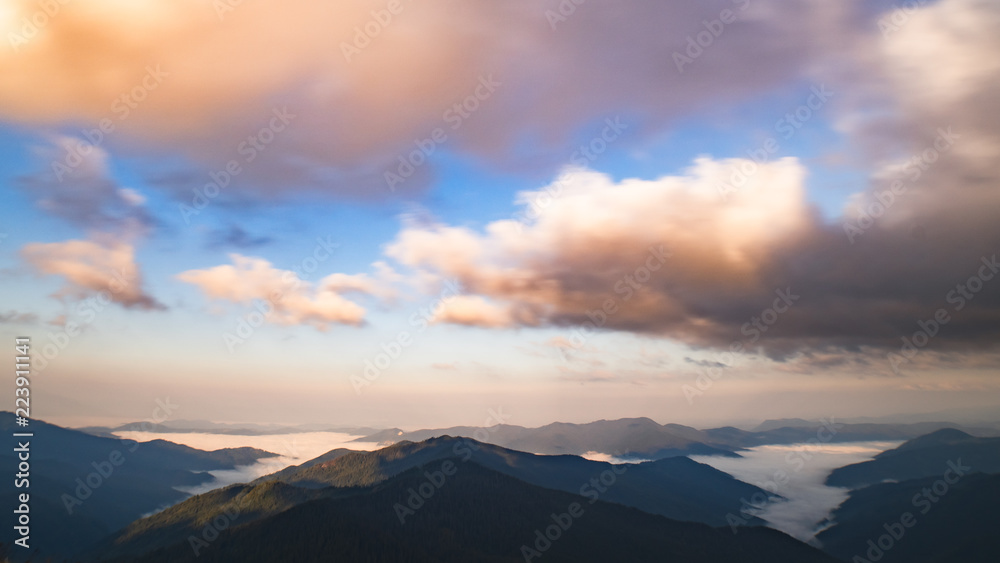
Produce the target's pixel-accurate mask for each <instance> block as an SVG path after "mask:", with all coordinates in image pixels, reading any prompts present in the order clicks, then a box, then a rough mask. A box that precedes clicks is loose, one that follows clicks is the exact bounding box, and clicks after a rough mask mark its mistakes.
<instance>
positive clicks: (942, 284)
mask: <svg viewBox="0 0 1000 563" xmlns="http://www.w3.org/2000/svg"><path fill="white" fill-rule="evenodd" d="M741 168H742V169H743V170H746V171H747V173H748V174H749V177H748V179H747V180H746V181H745V183H744V184H743V185H742V187H740V188H739V189H738V190H737V191H736V192H733V193H729V194H728V195H727V197H722V196H721V195H720V192H719V186H720V185H725V184H726V183H727V182H729V181H730V179H731V178H732V173H733V171H734V170H740V169H741ZM751 172H752V173H751ZM938 174H942V176H939V175H938ZM943 174H944V172H935V173H933V174H932V173H930V172H928V173H925V175H924V177H923V178H922V179H921V181H920V182H914V183H912V187H911V191H910V193H909V194H908V195H907V196H906V197H902V196H901V197H899V198H898V201H897V202H896V203H895V204H894V207H893V209H892V211H893V214H900V215H901V216H905V215H906V214H908V213H913V212H915V211H916V210H917V209H920V208H928V209H929V208H932V207H935V206H937V207H945V208H949V207H950V208H961V209H962V210H963V211H964V213H962V214H961V215H957V214H956V215H944V216H938V215H933V214H930V213H929V212H928V211H926V210H924V211H922V212H921V215H922V216H923V217H925V219H924V224H925V225H927V227H928V229H929V230H931V232H933V233H937V235H936V236H929V237H928V238H927V239H926V240H924V241H919V240H916V239H914V238H912V237H911V236H910V235H909V225H908V224H907V223H906V222H905V221H898V220H895V221H894V220H891V219H890V218H888V217H887V218H886V221H885V222H884V223H879V224H878V226H877V228H871V229H870V230H869V231H868V232H866V233H865V234H864V236H863V237H862V240H859V241H858V243H857V244H851V243H850V241H849V239H848V237H847V236H846V235H845V232H844V229H843V223H844V222H847V221H851V220H853V218H852V217H850V216H846V217H843V218H839V219H838V220H837V222H827V221H824V220H823V218H822V217H821V216H820V215H819V213H818V212H817V211H816V210H815V209H813V208H812V206H811V205H810V204H809V203H808V202H807V200H806V198H805V183H806V171H805V168H804V167H803V166H802V165H801V164H800V163H799V162H798V161H797V160H796V159H794V158H783V159H780V160H777V161H772V162H769V163H764V164H760V165H757V164H755V163H753V162H752V161H749V160H744V159H724V160H714V159H709V158H699V159H697V160H696V161H695V162H694V164H693V165H692V166H691V167H690V168H689V169H688V170H686V171H685V173H684V175H681V176H665V177H662V178H658V179H655V180H639V179H625V180H622V181H620V182H615V181H613V180H612V179H611V178H609V177H607V176H605V175H602V174H599V173H596V172H590V171H585V170H571V171H568V172H567V173H566V174H564V175H563V177H561V178H559V179H558V180H557V181H556V182H554V183H553V184H552V185H550V186H548V187H546V188H545V189H543V190H539V191H537V192H529V193H524V194H521V195H520V197H519V200H520V201H521V202H522V204H523V205H524V206H525V211H524V212H523V213H518V214H515V217H516V218H519V219H520V220H515V219H509V220H501V221H494V222H492V223H489V224H488V225H486V226H485V227H484V228H483V229H482V231H476V230H474V229H471V228H468V227H455V226H449V225H444V224H439V223H431V224H428V223H426V222H425V223H422V224H413V223H411V224H406V225H404V228H403V230H402V231H401V232H400V233H399V235H398V236H397V237H396V239H395V240H394V241H393V242H392V243H391V244H390V245H389V246H388V247H387V250H386V253H387V255H388V256H390V257H392V258H394V259H395V260H397V261H399V262H400V263H401V264H403V265H405V266H408V267H409V268H411V269H413V270H414V271H416V272H418V273H420V275H437V276H442V277H452V278H456V279H458V280H459V282H460V283H461V284H462V285H463V287H465V288H466V295H465V296H463V301H462V302H459V303H458V305H459V307H457V308H456V309H455V310H453V311H451V312H449V313H448V314H446V315H442V316H441V318H440V320H441V321H442V322H452V323H457V324H474V325H479V326H490V327H506V326H564V327H573V326H581V325H583V326H590V327H594V326H595V325H596V326H597V327H600V328H603V329H610V330H622V331H629V332H639V333H647V334H653V335H658V336H664V337H669V338H672V339H676V340H680V341H682V342H685V343H687V344H689V345H693V346H709V347H716V348H722V347H729V346H730V345H731V344H732V343H734V342H741V343H743V344H744V345H745V346H746V347H747V350H748V351H751V352H753V351H755V350H758V349H760V350H762V351H764V352H765V353H767V354H768V355H769V356H771V357H772V358H775V359H784V358H787V357H789V356H791V355H795V354H797V353H801V352H803V351H806V350H812V351H813V352H820V351H825V352H828V353H830V352H835V351H836V350H843V349H850V350H859V349H860V348H861V347H869V348H876V349H882V350H885V349H887V348H888V349H892V348H898V347H899V346H900V344H901V340H900V338H901V337H902V336H910V335H911V334H912V333H913V332H915V331H917V330H918V329H919V328H920V327H919V326H918V325H917V322H918V321H921V320H926V319H930V318H932V317H933V315H934V314H935V311H936V310H937V309H939V308H942V307H944V308H947V310H948V311H949V312H950V313H951V316H950V320H949V322H948V324H947V326H946V327H943V328H941V330H939V331H937V334H936V336H935V338H936V341H935V345H934V347H935V348H936V347H938V346H942V347H946V348H947V347H951V346H959V347H961V346H965V347H969V348H978V349H985V348H987V347H989V346H991V345H992V343H993V342H995V337H996V336H997V334H998V332H1000V329H998V327H1000V300H998V298H997V295H998V294H997V293H996V292H992V291H989V292H988V291H981V292H978V293H977V294H976V295H975V296H974V298H973V299H964V301H965V304H964V305H963V309H964V310H956V309H955V307H956V305H954V303H950V302H948V301H947V300H946V299H947V298H948V297H949V296H951V297H952V298H953V299H954V295H952V294H950V293H949V292H950V291H951V290H953V289H955V287H956V282H962V281H964V280H965V278H966V277H975V276H977V275H978V274H977V273H978V272H980V270H983V271H984V272H985V274H986V275H993V274H990V268H989V267H985V268H984V265H985V264H987V263H990V261H991V259H992V257H993V256H994V255H997V254H1000V225H998V224H997V223H996V221H995V220H993V221H991V220H988V219H987V218H986V217H987V215H989V214H990V213H989V212H986V211H984V210H983V209H979V208H978V207H979V206H984V205H987V202H989V204H990V206H989V207H988V209H996V205H997V203H1000V202H998V200H1000V196H998V195H997V193H996V192H995V190H994V191H993V192H992V196H987V194H985V193H980V194H979V195H980V196H982V197H983V198H985V199H984V200H979V201H976V200H974V202H970V203H958V204H957V203H955V202H954V201H952V200H954V199H955V198H954V197H953V196H952V195H951V192H950V191H949V189H950V188H951V187H952V186H950V185H945V184H939V183H938V182H940V181H941V178H943V177H946V176H943ZM876 185H877V186H879V187H881V184H878V183H876ZM886 185H888V184H886ZM994 185H996V184H994ZM963 187H964V189H967V190H969V192H970V193H975V192H978V191H979V190H978V189H976V188H975V187H973V186H968V185H966V186H963ZM543 195H546V197H548V199H546V200H543V199H541V197H542V196H543ZM540 201H546V202H547V203H546V204H545V205H544V206H539V205H537V202H540ZM532 202H536V204H535V207H531V205H532ZM945 233H947V235H946V236H945ZM984 260H985V262H984ZM955 272H959V273H961V272H966V273H967V274H968V275H967V276H964V277H963V276H961V275H959V276H957V277H956V275H955ZM991 279H992V278H991ZM982 283H983V284H988V283H992V282H989V281H987V280H985V278H984V281H982ZM997 283H1000V282H997ZM789 294H790V295H793V296H796V297H793V298H791V301H790V302H791V303H792V305H791V306H790V307H789V308H788V310H787V311H786V312H783V313H781V314H780V315H779V316H777V320H775V319H774V318H770V317H763V318H764V319H766V320H769V322H768V323H767V324H765V325H763V329H759V328H756V327H754V325H751V324H750V323H752V322H753V319H755V318H756V319H758V322H759V321H760V319H761V318H762V314H763V313H764V312H765V311H766V310H768V309H770V308H772V307H774V306H775V305H774V304H775V303H778V301H779V300H781V297H780V296H781V295H786V296H787V295H789ZM785 304H786V302H782V303H779V308H781V309H783V308H784V307H785ZM773 313H774V312H773V311H772V312H771V314H773ZM747 327H750V328H751V329H752V330H751V331H750V332H747ZM754 334H756V337H754ZM811 358H812V360H811V361H815V362H817V363H822V362H821V361H820V356H816V355H813V356H811Z"/></svg>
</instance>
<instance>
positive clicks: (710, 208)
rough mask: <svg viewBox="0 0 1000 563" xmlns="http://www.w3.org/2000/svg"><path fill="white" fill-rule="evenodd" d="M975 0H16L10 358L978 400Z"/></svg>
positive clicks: (220, 398) (378, 421)
mask: <svg viewBox="0 0 1000 563" xmlns="http://www.w3.org/2000/svg"><path fill="white" fill-rule="evenodd" d="M43 5H44V6H43ZM46 10H47V11H46ZM998 26H1000V5H998V4H997V3H996V2H989V1H974V0H937V1H934V2H908V3H898V4H893V3H891V2H886V1H867V2H861V1H853V0H848V1H843V2H832V3H818V2H811V1H805V0H771V1H767V0H716V1H708V2H700V1H699V2H694V1H691V2H686V1H685V2H670V3H662V2H650V1H646V2H643V1H631V0H623V1H617V2H601V1H597V0H588V1H585V2H584V1H579V2H574V1H570V0H563V1H561V2H557V1H554V0H549V1H543V2H526V1H509V2H485V3H479V2H477V3H468V2H458V1H448V0H442V1H436V2H411V1H410V0H388V1H383V0H373V1H367V0H358V1H354V2H350V3H349V5H346V4H345V5H341V3H330V2H322V1H320V0H293V1H286V2H277V1H273V0H254V1H252V2H240V1H237V0H216V1H209V0H180V1H178V0H173V1H166V0H127V1H126V0H89V1H87V2H72V1H67V2H50V3H46V2H41V3H36V2H34V1H28V0H23V1H22V0H13V1H6V2H4V3H3V4H0V30H2V31H3V37H4V38H5V41H4V44H3V45H0V75H2V76H3V77H4V78H3V80H0V296H2V297H0V338H3V339H5V340H6V341H8V342H10V343H11V345H10V346H4V347H2V349H3V350H4V352H3V361H4V362H6V363H8V365H9V364H10V363H13V362H14V359H13V356H14V350H13V340H14V338H15V337H19V336H28V337H30V338H31V342H32V351H31V354H32V370H33V375H32V395H31V397H32V399H33V405H32V406H33V407H34V411H33V416H35V417H38V418H43V419H46V420H49V421H52V422H55V423H59V424H67V425H87V424H106V423H112V422H114V421H127V420H142V419H155V418H159V417H160V416H161V415H163V413H164V411H165V410H169V411H170V415H169V416H170V417H173V418H178V419H180V418H183V419H209V420H217V421H254V422H281V423H306V422H308V423H314V422H323V423H331V424H355V425H372V426H385V427H392V426H398V427H404V428H419V427H439V426H446V425H457V424H477V425H478V424H482V423H484V422H487V421H489V420H491V417H492V414H491V412H494V411H495V410H496V409H503V412H504V413H505V416H506V417H507V419H506V420H504V422H507V423H510V424H520V425H525V426H537V425H541V424H546V423H549V422H553V421H557V420H559V421H567V422H586V421H591V420H596V419H601V418H619V417H626V416H648V417H650V418H653V419H654V420H657V421H659V422H680V423H687V424H692V425H698V426H709V425H717V424H726V423H733V422H737V421H754V420H757V421H759V420H763V419H766V418H775V417H783V416H797V417H804V418H819V417H821V416H822V417H829V416H835V417H841V418H843V417H851V416H881V415H890V414H897V413H923V412H937V411H943V410H949V409H966V410H968V411H970V412H985V413H986V414H987V415H989V414H990V413H995V414H1000V382H998V380H997V377H996V375H997V372H998V367H1000V348H998V345H997V337H998V335H1000V279H997V280H995V279H994V278H995V277H997V274H998V273H1000V263H998V262H997V254H998V251H1000V221H998V219H1000V190H998V188H1000V172H998V171H997V169H996V167H995V166H994V165H993V164H994V163H995V162H997V158H998V156H1000V111H998V110H1000V107H998V105H1000V58H998V57H997V56H996V54H997V53H1000V36H998V35H997V33H996V30H997V29H998V28H1000V27H998ZM164 402H169V403H170V404H172V405H176V408H171V409H163V408H162V407H161V406H160V405H162V404H163V403H164ZM994 418H998V417H994Z"/></svg>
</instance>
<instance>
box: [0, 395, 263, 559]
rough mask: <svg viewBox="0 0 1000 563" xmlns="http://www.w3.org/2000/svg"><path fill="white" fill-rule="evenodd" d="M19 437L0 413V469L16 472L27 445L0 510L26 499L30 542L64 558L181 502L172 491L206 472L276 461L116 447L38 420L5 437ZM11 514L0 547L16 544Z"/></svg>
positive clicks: (176, 448)
mask: <svg viewBox="0 0 1000 563" xmlns="http://www.w3.org/2000/svg"><path fill="white" fill-rule="evenodd" d="M23 431H25V429H23V428H19V427H17V426H15V425H14V415H13V414H12V413H9V412H2V413H0V432H2V433H3V434H5V435H6V438H5V439H4V440H5V447H4V448H3V449H2V451H0V465H3V466H4V467H10V468H16V467H17V458H16V457H15V456H16V455H17V452H15V448H17V447H18V442H19V441H21V442H23V441H29V442H30V444H29V450H30V457H29V462H30V465H31V467H30V475H29V477H28V487H27V488H25V487H21V488H17V487H15V482H14V479H13V478H11V479H5V480H4V485H3V486H2V487H0V504H2V505H3V506H8V507H11V510H13V507H16V506H17V505H18V504H17V503H15V499H16V498H17V495H18V494H19V493H28V494H29V495H30V507H31V521H32V524H33V525H32V527H31V530H32V532H31V542H30V543H31V544H33V545H36V546H40V547H43V548H44V550H43V553H44V554H45V555H51V556H66V555H69V554H72V553H74V552H75V551H77V550H79V549H82V548H83V547H85V546H87V545H89V544H92V543H94V542H96V541H97V540H98V539H100V538H101V537H102V536H105V535H107V534H109V533H111V532H112V531H114V530H117V529H119V528H121V527H123V526H125V525H126V524H128V523H129V522H132V521H133V520H135V519H136V518H138V517H140V516H141V515H143V514H145V513H148V512H151V511H154V510H156V509H158V508H162V507H164V506H166V505H169V504H173V503H175V502H178V501H180V500H182V499H184V498H185V497H187V496H188V495H187V494H186V493H182V492H180V491H178V490H177V489H175V488H174V487H180V486H194V485H199V484H202V483H205V482H207V481H209V480H211V479H212V476H211V475H209V474H208V473H205V472H206V471H211V470H216V469H232V468H234V467H235V466H237V465H246V464H250V463H253V462H254V461H256V460H258V459H261V458H265V457H272V456H274V455H276V454H272V453H269V452H265V451H262V450H257V449H254V448H227V449H223V450H217V451H214V452H205V451H202V450H197V449H194V448H189V447H187V446H182V445H180V444H174V443H172V442H167V441H164V440H153V441H151V442H142V443H136V442H132V441H122V440H119V439H116V438H103V437H98V436H92V435H90V434H86V433H84V432H79V431H77V430H70V429H66V428H61V427H59V426H56V425H53V424H48V423H45V422H43V421H40V420H32V421H31V424H30V427H29V428H27V431H29V432H31V433H33V434H34V436H33V437H30V438H15V437H12V436H11V434H12V433H14V432H23ZM11 476H12V477H13V473H12V474H11ZM11 510H7V511H5V514H6V516H5V517H4V518H3V519H2V524H3V526H2V530H0V542H3V543H5V544H8V545H10V544H12V542H13V540H14V539H16V538H17V535H16V533H15V532H14V530H13V526H14V525H15V524H14V517H15V515H14V514H13V513H12V512H11ZM18 549H19V550H20V549H21V548H18ZM16 553H21V552H20V551H18V552H16Z"/></svg>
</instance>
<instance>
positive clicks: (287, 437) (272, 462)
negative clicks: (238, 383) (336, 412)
mask: <svg viewBox="0 0 1000 563" xmlns="http://www.w3.org/2000/svg"><path fill="white" fill-rule="evenodd" d="M115 435H116V436H118V437H120V438H124V439H128V440H135V441H136V442H148V441H150V440H167V441H170V442H174V443H177V444H184V445H185V446H190V447H192V448H197V449H199V450H205V451H214V450H219V449H223V448H240V447H244V446H246V447H251V448H258V449H261V450H265V451H268V452H271V453H275V454H278V457H270V458H263V459H260V460H258V461H257V462H256V463H253V464H251V465H241V466H238V467H236V468H235V469H220V470H215V471H208V473H210V474H211V475H212V476H213V477H214V479H213V480H211V481H208V482H206V483H202V484H201V485H197V486H194V487H178V490H180V491H182V492H185V493H189V494H192V495H197V494H201V493H204V492H208V491H211V490H213V489H218V488H220V487H225V486H227V485H232V484H234V483H247V482H249V481H253V480H254V479H256V478H258V477H263V476H264V475H269V474H271V473H274V472H275V471H281V470H282V469H284V468H286V467H289V466H292V465H299V464H301V463H303V462H306V461H309V460H310V459H313V458H316V457H319V456H321V455H323V454H325V453H326V452H328V451H330V450H335V449H337V448H346V449H349V450H357V451H371V450H375V449H378V444H377V443H375V442H353V441H352V440H355V439H357V438H359V437H360V436H352V435H350V434H343V433H339V432H303V433H296V434H269V435H262V436H240V435H236V434H209V433H201V432H176V433H158V432H137V431H135V432H133V431H130V432H116V433H115Z"/></svg>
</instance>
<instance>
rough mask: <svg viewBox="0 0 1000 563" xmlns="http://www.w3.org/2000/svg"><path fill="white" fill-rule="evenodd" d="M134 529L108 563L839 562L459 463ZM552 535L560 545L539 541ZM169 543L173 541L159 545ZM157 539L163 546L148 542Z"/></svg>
mask: <svg viewBox="0 0 1000 563" xmlns="http://www.w3.org/2000/svg"><path fill="white" fill-rule="evenodd" d="M411 455H419V454H411ZM339 459H347V457H346V456H342V457H341V458H339ZM445 462H450V463H452V464H453V467H455V468H457V469H456V470H455V471H454V472H453V474H452V475H450V476H446V477H444V480H442V481H439V482H438V483H439V485H435V486H434V487H433V488H434V492H433V494H431V495H430V496H428V497H427V498H426V499H422V502H423V504H422V505H416V503H415V502H414V505H416V506H417V508H416V509H415V510H413V512H412V513H405V514H404V516H403V519H402V521H401V519H400V516H399V514H400V512H399V509H398V507H399V506H404V505H405V504H406V503H407V502H408V498H409V497H411V496H412V495H414V494H417V493H415V491H417V490H418V489H420V488H421V487H425V488H426V487H428V486H430V485H428V484H427V483H428V482H429V479H428V477H427V474H428V473H433V472H435V471H439V468H441V467H442V464H443V463H445ZM371 467H372V468H373V469H374V467H375V466H371ZM442 475H443V474H442ZM614 486H617V485H614ZM610 490H613V487H612V488H611V489H609V491H610ZM300 501H301V502H300ZM227 504H228V505H229V506H231V507H237V508H236V509H235V510H233V509H231V510H232V513H233V514H237V513H238V515H237V516H236V518H235V520H233V521H232V522H226V526H225V529H222V530H221V531H219V532H218V535H217V537H216V536H215V534H214V533H212V534H210V536H211V537H212V538H214V539H213V541H211V542H204V544H201V543H198V542H197V541H196V542H194V544H192V541H191V539H190V538H191V537H195V538H201V537H203V530H204V526H205V524H207V523H209V522H211V521H212V518H213V517H214V515H215V512H213V511H212V510H211V509H212V508H213V507H217V506H222V505H227ZM289 504H290V505H291V506H290V507H289V508H285V506H286V505H289ZM571 513H572V516H571ZM553 515H555V519H554V518H553ZM560 524H561V525H562V526H561V527H560ZM553 526H555V527H554V528H553ZM127 533H128V536H127V537H125V536H120V537H118V538H115V539H114V540H113V542H112V543H109V544H108V545H111V546H112V547H111V548H109V550H108V551H106V552H105V553H104V555H106V556H111V557H112V558H111V559H105V560H107V561H116V562H122V563H124V562H126V561H128V562H131V563H161V562H162V563H168V562H169V563H184V562H195V561H197V562H199V563H200V562H206V563H229V562H233V563H236V562H238V563H258V562H260V563H265V562H267V563H271V562H274V561H294V562H296V563H311V562H317V563H318V562H327V561H367V562H371V563H378V562H400V561H405V562H412V563H422V562H428V563H429V562H439V563H450V562H455V563H459V562H461V563H465V562H470V561H476V562H510V563H514V562H523V561H525V553H524V552H523V551H522V550H524V549H529V550H537V553H538V554H539V555H540V556H541V557H538V558H537V559H536V557H537V556H534V555H532V557H531V559H530V560H532V561H535V560H540V561H542V562H547V561H551V562H574V563H587V562H601V563H604V562H609V561H623V562H624V561H628V562H630V563H632V562H645V561H649V562H657V563H659V562H662V561H684V562H688V563H714V562H719V563H722V562H727V563H728V562H732V561H740V562H746V563H758V562H759V563H764V562H768V563H770V562H773V561H795V562H800V563H812V562H816V563H821V562H823V563H833V562H834V560H833V559H832V558H830V557H829V556H827V555H826V554H824V553H822V552H820V551H818V550H816V549H815V548H812V547H810V546H807V545H805V544H802V543H800V542H798V541H796V540H794V539H792V538H790V537H788V536H786V535H784V534H782V533H781V532H777V531H775V530H771V529H767V528H744V529H741V530H740V532H739V533H738V534H733V533H732V532H731V531H730V530H729V529H728V528H724V529H716V528H712V527H709V526H707V525H704V524H698V523H690V522H677V521H674V520H670V519H668V518H664V517H662V516H655V515H651V514H648V513H646V512H643V511H640V510H637V509H634V508H629V507H625V506H621V505H618V504H614V503H609V502H605V501H604V500H603V498H602V499H599V500H595V501H594V502H593V503H591V502H590V499H588V498H585V497H581V496H578V495H575V494H570V493H566V492H561V491H554V490H550V489H545V488H542V487H537V486H534V485H530V484H528V483H525V482H523V481H521V480H518V479H515V478H513V477H511V476H509V475H504V474H502V473H499V472H496V471H493V470H491V469H488V468H485V467H482V466H481V465H479V463H478V462H477V461H467V462H466V461H463V459H462V458H461V457H452V458H445V459H443V460H435V462H434V463H432V464H430V465H427V466H425V467H423V468H421V467H412V468H410V469H407V470H404V471H402V472H401V473H398V474H396V475H395V476H393V477H391V478H389V479H386V480H383V481H380V482H379V483H378V484H377V485H372V486H369V487H361V488H350V489H338V488H334V487H327V488H324V489H306V488H302V487H296V486H291V485H287V484H283V483H281V482H277V481H269V482H262V483H258V484H256V485H238V486H232V487H229V488H227V489H225V490H223V491H213V492H212V493H207V494H206V495H200V496H199V497H195V498H192V499H190V500H188V501H185V502H184V503H181V504H179V505H177V506H175V507H173V508H171V509H169V510H167V511H164V512H162V513H160V514H157V515H155V516H153V517H151V518H147V519H145V520H144V521H140V522H137V523H135V524H134V525H133V526H131V527H130V528H129V530H128V531H127ZM545 533H549V534H550V537H555V538H557V539H555V540H554V541H553V540H549V539H544V540H540V539H539V534H545ZM167 536H172V537H173V538H174V539H175V540H176V541H174V542H172V543H170V542H167V541H164V538H166V537H167ZM153 537H156V538H159V541H157V542H153V541H148V540H149V538H153ZM536 542H537V544H536ZM195 548H197V553H196V552H195ZM528 554H529V555H531V553H530V552H529V553H528Z"/></svg>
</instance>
